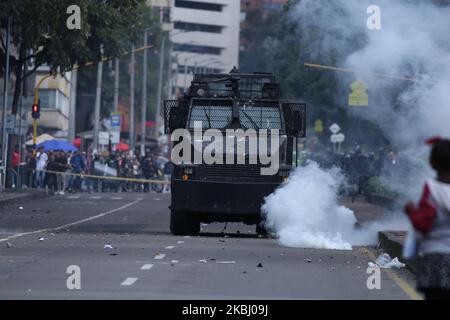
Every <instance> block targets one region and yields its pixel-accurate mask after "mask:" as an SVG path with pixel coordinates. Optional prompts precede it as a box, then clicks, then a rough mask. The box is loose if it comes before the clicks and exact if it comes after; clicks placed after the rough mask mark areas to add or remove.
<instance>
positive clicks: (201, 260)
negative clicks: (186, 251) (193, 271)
mask: <svg viewBox="0 0 450 320" xmlns="http://www.w3.org/2000/svg"><path fill="white" fill-rule="evenodd" d="M198 262H200V263H207V262H208V261H206V259H200V260H198Z"/></svg>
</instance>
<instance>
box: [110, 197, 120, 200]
mask: <svg viewBox="0 0 450 320" xmlns="http://www.w3.org/2000/svg"><path fill="white" fill-rule="evenodd" d="M122 199H123V197H111V200H122Z"/></svg>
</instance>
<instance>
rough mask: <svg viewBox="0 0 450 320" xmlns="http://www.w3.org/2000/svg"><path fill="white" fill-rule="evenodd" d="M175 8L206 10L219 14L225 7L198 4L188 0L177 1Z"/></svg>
mask: <svg viewBox="0 0 450 320" xmlns="http://www.w3.org/2000/svg"><path fill="white" fill-rule="evenodd" d="M175 7H178V8H186V9H196V10H206V11H217V12H222V9H223V5H221V4H217V3H208V2H196V1H187V0H175Z"/></svg>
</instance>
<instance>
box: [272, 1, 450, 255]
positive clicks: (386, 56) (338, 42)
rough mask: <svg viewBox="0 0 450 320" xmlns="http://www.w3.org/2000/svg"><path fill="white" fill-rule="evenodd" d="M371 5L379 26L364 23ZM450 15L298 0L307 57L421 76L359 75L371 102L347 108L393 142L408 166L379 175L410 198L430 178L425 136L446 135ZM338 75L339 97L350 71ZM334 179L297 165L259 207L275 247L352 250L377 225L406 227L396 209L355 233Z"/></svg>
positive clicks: (410, 7)
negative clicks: (277, 243) (393, 216)
mask: <svg viewBox="0 0 450 320" xmlns="http://www.w3.org/2000/svg"><path fill="white" fill-rule="evenodd" d="M372 4H375V5H378V6H379V7H380V8H381V23H382V29H381V30H369V29H368V28H367V24H366V22H367V18H368V15H367V12H366V9H367V7H368V6H369V5H372ZM449 17H450V8H449V7H442V6H439V7H438V6H436V5H435V4H433V2H432V1H431V0H430V1H408V0H395V1H392V0H371V1H366V0H301V1H300V3H299V4H298V5H297V7H296V8H295V10H294V13H293V16H292V18H293V19H295V20H296V21H298V24H299V27H300V28H302V30H303V36H304V37H309V38H310V39H313V41H312V43H311V47H309V48H305V50H308V52H309V53H310V57H311V59H313V61H308V62H312V63H326V62H327V61H330V58H329V57H330V56H337V57H340V61H339V62H338V64H339V66H343V67H347V68H352V69H356V70H361V71H363V72H366V73H382V74H389V75H398V76H401V77H412V78H415V79H416V80H417V81H415V82H407V81H401V80H394V79H387V78H379V77H372V76H366V75H355V80H356V78H360V79H362V80H364V81H365V82H366V83H367V84H368V86H369V100H370V106H369V107H362V108H352V109H350V110H351V112H352V113H353V114H354V115H356V116H358V117H361V118H364V119H366V120H369V121H371V122H373V123H375V124H377V125H378V126H379V127H380V128H381V129H382V130H383V131H384V133H385V134H386V136H387V137H389V138H390V140H391V141H392V142H393V144H394V146H395V147H396V148H397V150H398V152H399V159H400V160H399V161H400V162H401V161H403V160H404V163H407V164H408V166H407V167H406V168H405V167H402V168H401V169H399V170H397V171H393V172H391V175H390V176H388V177H384V181H387V183H388V184H389V186H390V188H392V189H394V190H395V191H397V192H399V193H402V194H404V195H406V196H407V197H411V198H413V199H417V198H418V196H419V193H420V192H421V189H422V185H423V183H424V181H425V180H426V178H428V177H429V176H431V175H432V172H431V170H430V168H429V165H428V161H427V160H428V156H427V154H428V152H429V150H428V148H427V147H426V146H424V140H425V139H426V138H428V137H430V136H434V135H440V136H447V137H450V125H449V124H450V37H449V34H448V33H449V31H450V18H449ZM305 32H307V33H306V34H305ZM308 32H310V33H311V34H308ZM317 34H320V37H317ZM355 43H358V44H355ZM360 43H362V44H363V45H362V46H361V45H360ZM336 76H337V77H338V79H340V80H342V81H340V84H341V86H342V87H343V88H340V89H341V90H336V94H342V92H343V91H345V90H348V88H349V86H350V83H349V78H348V74H345V75H343V74H339V73H337V74H336ZM342 89H344V90H342ZM394 93H397V94H395V95H394ZM336 99H337V100H339V99H340V100H342V97H339V96H336ZM340 183H342V177H341V176H340V175H339V174H338V173H337V172H335V171H323V170H321V169H320V168H318V167H317V165H314V164H310V165H308V166H307V167H306V168H299V169H297V171H296V172H295V173H294V174H293V176H292V177H291V181H290V182H289V184H288V185H286V186H284V187H282V188H280V189H279V190H277V191H276V192H275V193H274V194H273V195H271V196H269V197H268V198H267V201H266V203H265V205H264V206H263V210H264V211H265V212H266V214H267V222H268V226H270V227H272V228H273V229H274V230H275V231H276V232H277V234H278V236H279V241H280V243H281V244H283V245H287V246H299V247H313V248H330V249H348V248H350V247H351V245H356V244H367V243H375V241H376V231H377V230H380V229H387V228H389V227H393V228H400V227H401V228H403V229H405V227H406V226H407V225H408V224H407V222H406V220H405V218H404V217H403V216H402V214H401V213H399V214H398V215H397V218H396V219H397V220H396V221H389V222H386V221H382V222H379V223H377V224H372V225H369V226H367V229H366V230H365V231H362V232H359V231H355V230H354V229H353V224H354V222H355V219H354V216H353V214H352V212H351V210H349V209H347V208H344V207H342V206H339V205H338V204H337V198H336V197H337V196H336V190H337V186H338V185H339V184H340Z"/></svg>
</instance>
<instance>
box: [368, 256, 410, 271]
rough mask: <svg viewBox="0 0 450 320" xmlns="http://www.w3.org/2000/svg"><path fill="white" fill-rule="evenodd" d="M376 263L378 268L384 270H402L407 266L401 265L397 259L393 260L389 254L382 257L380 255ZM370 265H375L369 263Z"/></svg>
mask: <svg viewBox="0 0 450 320" xmlns="http://www.w3.org/2000/svg"><path fill="white" fill-rule="evenodd" d="M375 263H376V265H377V266H379V267H380V268H384V269H391V268H396V269H400V268H404V267H405V264H404V263H401V262H400V261H399V260H398V258H397V257H396V258H394V259H392V258H391V256H390V255H388V254H387V253H383V254H382V255H380V256H379V257H378V258H377V260H375ZM369 265H370V266H373V263H372V262H369Z"/></svg>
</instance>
